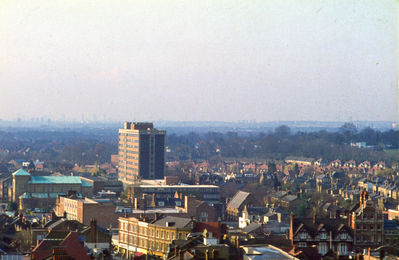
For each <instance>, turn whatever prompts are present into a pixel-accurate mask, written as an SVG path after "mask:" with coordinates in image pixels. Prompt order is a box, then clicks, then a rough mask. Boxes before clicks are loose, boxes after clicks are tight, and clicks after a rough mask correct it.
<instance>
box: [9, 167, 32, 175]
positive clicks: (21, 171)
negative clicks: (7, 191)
mask: <svg viewBox="0 0 399 260" xmlns="http://www.w3.org/2000/svg"><path fill="white" fill-rule="evenodd" d="M12 175H13V176H30V173H29V172H27V171H25V170H24V169H22V168H21V169H19V170H18V171H15V172H14V173H13V174H12Z"/></svg>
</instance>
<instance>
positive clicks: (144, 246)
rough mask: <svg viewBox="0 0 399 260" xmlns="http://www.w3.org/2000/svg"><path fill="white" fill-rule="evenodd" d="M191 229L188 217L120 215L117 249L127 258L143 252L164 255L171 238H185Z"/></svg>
mask: <svg viewBox="0 0 399 260" xmlns="http://www.w3.org/2000/svg"><path fill="white" fill-rule="evenodd" d="M193 229H194V221H193V220H192V219H190V218H180V217H169V216H167V217H158V215H155V216H154V218H153V219H148V218H135V217H120V218H119V251H120V252H121V253H122V254H123V255H124V256H125V257H127V258H129V257H133V256H140V255H143V254H146V255H147V254H148V255H153V256H158V257H164V256H166V255H167V253H168V251H169V245H170V243H171V242H172V241H173V240H177V239H179V240H186V239H187V235H188V234H190V233H191V232H192V231H193Z"/></svg>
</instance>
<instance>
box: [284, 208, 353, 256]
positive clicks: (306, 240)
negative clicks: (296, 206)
mask: <svg viewBox="0 0 399 260" xmlns="http://www.w3.org/2000/svg"><path fill="white" fill-rule="evenodd" d="M289 239H290V240H291V244H292V246H294V248H295V249H298V250H302V249H309V248H313V247H316V248H317V251H318V253H319V254H320V255H321V256H324V255H326V254H327V253H328V252H329V251H331V252H334V253H335V254H337V255H338V254H339V255H340V256H347V255H348V254H349V252H350V251H352V250H353V246H354V239H353V232H352V229H351V227H350V223H349V221H348V219H341V218H317V217H316V216H314V217H313V218H295V216H294V214H291V216H290V231H289Z"/></svg>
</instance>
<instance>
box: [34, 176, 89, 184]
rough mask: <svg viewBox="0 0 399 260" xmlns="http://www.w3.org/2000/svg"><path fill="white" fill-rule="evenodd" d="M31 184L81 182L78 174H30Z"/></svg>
mask: <svg viewBox="0 0 399 260" xmlns="http://www.w3.org/2000/svg"><path fill="white" fill-rule="evenodd" d="M30 183H32V184H39V183H42V184H82V181H81V179H80V177H79V176H32V177H31V180H30Z"/></svg>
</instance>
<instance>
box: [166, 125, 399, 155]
mask: <svg viewBox="0 0 399 260" xmlns="http://www.w3.org/2000/svg"><path fill="white" fill-rule="evenodd" d="M356 142H365V143H366V145H367V146H369V148H358V147H354V146H351V145H350V144H351V143H356ZM167 144H168V147H169V148H170V149H171V152H170V153H169V154H168V159H169V160H187V159H194V160H196V159H201V160H202V159H211V158H217V157H221V158H261V159H274V160H283V159H285V158H286V157H287V156H298V157H310V158H315V159H318V158H323V159H324V160H325V161H332V160H335V159H341V160H351V159H353V160H356V161H357V162H361V161H365V160H368V161H371V162H377V161H380V160H383V161H385V162H386V163H393V162H398V161H399V158H398V153H396V154H395V153H393V154H392V153H387V152H385V149H388V148H389V149H398V148H399V131H397V130H396V131H395V130H388V131H378V130H375V129H372V128H364V129H362V130H360V131H358V129H357V128H356V127H355V126H354V125H353V124H351V123H346V124H344V125H343V126H342V127H341V128H340V129H339V131H337V132H327V131H325V130H322V131H319V132H310V133H305V132H296V133H292V132H291V129H290V128H289V127H288V126H285V125H282V126H279V127H277V128H276V129H275V130H274V131H272V132H268V133H257V134H250V135H248V136H240V135H238V134H237V133H235V132H228V133H226V134H222V133H216V132H209V133H207V134H204V135H199V134H196V133H189V134H186V135H174V134H172V135H168V136H167Z"/></svg>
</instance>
